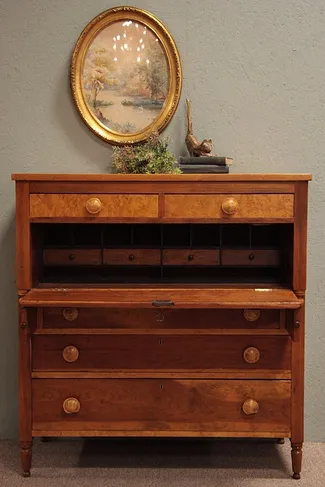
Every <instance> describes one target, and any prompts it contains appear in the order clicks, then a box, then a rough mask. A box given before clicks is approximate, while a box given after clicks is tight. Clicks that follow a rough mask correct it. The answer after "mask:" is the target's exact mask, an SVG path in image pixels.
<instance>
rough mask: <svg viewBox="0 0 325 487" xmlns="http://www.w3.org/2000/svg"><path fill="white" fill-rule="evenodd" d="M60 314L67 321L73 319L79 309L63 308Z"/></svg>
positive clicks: (75, 317) (76, 316)
mask: <svg viewBox="0 0 325 487" xmlns="http://www.w3.org/2000/svg"><path fill="white" fill-rule="evenodd" d="M62 314H63V317H64V318H65V319H66V320H67V321H74V320H76V319H77V318H78V315H79V311H78V310H77V308H64V310H63V311H62Z"/></svg>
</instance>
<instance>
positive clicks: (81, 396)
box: [33, 379, 290, 436]
mask: <svg viewBox="0 0 325 487" xmlns="http://www.w3.org/2000/svg"><path fill="white" fill-rule="evenodd" d="M69 397H71V398H75V399H77V401H78V402H79V404H80V410H79V412H78V413H76V414H67V413H65V412H64V410H63V403H64V401H65V400H66V399H67V398H69ZM248 399H253V400H254V401H256V402H257V403H258V405H259V411H258V412H257V413H256V414H253V415H246V414H245V413H244V412H243V410H242V407H243V403H244V402H245V401H246V400H248ZM41 429H42V430H44V429H47V430H48V431H60V430H62V431H64V430H68V431H72V430H75V431H78V430H84V431H86V430H96V429H106V430H111V431H114V430H115V431H131V430H147V431H148V430H150V431H155V430H157V431H163V430H165V431H167V430H168V431H169V432H170V434H171V435H172V434H173V431H180V432H181V431H188V430H190V431H205V432H213V431H229V432H230V431H237V432H246V433H247V434H248V436H249V433H256V432H257V431H263V432H265V431H269V432H275V431H279V432H280V431H281V432H289V431H290V381H286V380H277V381H269V380H268V381H261V380H259V381H254V380H247V381H239V380H233V381H225V380H164V379H159V380H157V379H142V380H139V379H117V380H114V379H92V380H89V379H33V430H34V431H37V430H41Z"/></svg>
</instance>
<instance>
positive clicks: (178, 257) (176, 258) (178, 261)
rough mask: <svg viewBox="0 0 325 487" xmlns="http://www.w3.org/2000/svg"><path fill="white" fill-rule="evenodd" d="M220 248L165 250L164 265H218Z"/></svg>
mask: <svg viewBox="0 0 325 487" xmlns="http://www.w3.org/2000/svg"><path fill="white" fill-rule="evenodd" d="M219 254H220V253H219V250H203V249H202V250H201V249H200V250H194V249H167V250H164V251H163V263H164V265H194V266H195V265H218V264H220V259H219Z"/></svg>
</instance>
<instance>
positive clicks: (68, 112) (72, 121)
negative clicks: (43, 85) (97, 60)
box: [53, 63, 113, 173]
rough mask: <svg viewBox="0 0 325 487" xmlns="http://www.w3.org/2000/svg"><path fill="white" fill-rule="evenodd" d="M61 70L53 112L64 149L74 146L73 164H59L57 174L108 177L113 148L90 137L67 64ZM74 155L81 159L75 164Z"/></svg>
mask: <svg viewBox="0 0 325 487" xmlns="http://www.w3.org/2000/svg"><path fill="white" fill-rule="evenodd" d="M63 67H64V70H63V71H62V73H61V75H60V79H59V80H58V82H57V83H56V90H57V91H56V94H55V97H54V104H53V112H54V114H55V120H57V121H58V122H59V124H60V126H61V130H62V132H63V134H62V138H61V137H60V139H61V140H62V139H63V140H64V139H65V140H66V143H67V145H72V146H73V147H71V149H70V151H71V154H72V155H73V160H74V161H75V163H73V160H71V161H62V160H60V161H58V168H59V169H58V172H66V173H68V172H89V173H94V172H97V173H110V172H111V167H112V164H111V158H112V153H113V150H112V146H111V145H109V144H108V143H106V142H104V141H102V140H101V139H100V138H99V137H97V136H96V135H95V134H93V132H92V131H91V130H90V129H89V128H88V127H87V126H86V125H85V124H84V123H83V121H82V119H81V116H80V115H79V113H78V111H77V108H76V106H75V104H74V101H73V98H72V93H71V88H70V75H69V64H68V63H66V64H64V65H63ZM76 154H80V159H77V160H76ZM63 164H66V165H67V167H64V166H63ZM94 168H97V169H98V170H97V171H96V170H94Z"/></svg>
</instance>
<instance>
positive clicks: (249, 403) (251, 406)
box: [242, 399, 259, 416]
mask: <svg viewBox="0 0 325 487" xmlns="http://www.w3.org/2000/svg"><path fill="white" fill-rule="evenodd" d="M242 410H243V411H244V413H245V414H247V415H248V416H249V415H251V414H256V413H257V412H258V410H259V405H258V402H257V401H255V400H254V399H246V401H245V402H244V403H243V405H242Z"/></svg>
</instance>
